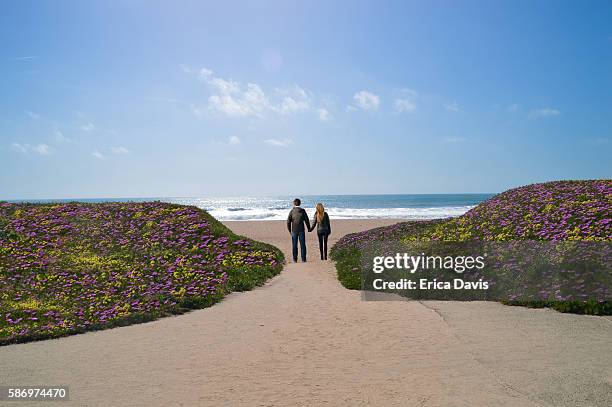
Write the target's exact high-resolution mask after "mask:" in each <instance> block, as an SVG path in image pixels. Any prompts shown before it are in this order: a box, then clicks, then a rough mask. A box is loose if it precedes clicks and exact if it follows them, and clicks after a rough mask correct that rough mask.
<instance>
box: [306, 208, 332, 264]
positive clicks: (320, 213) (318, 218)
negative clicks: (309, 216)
mask: <svg viewBox="0 0 612 407" xmlns="http://www.w3.org/2000/svg"><path fill="white" fill-rule="evenodd" d="M315 226H316V227H317V236H318V237H319V251H320V252H321V260H327V238H328V237H329V235H330V234H331V224H330V223H329V216H328V215H327V212H325V208H324V207H323V204H322V203H318V204H317V211H316V213H315V216H314V222H313V224H312V226H311V227H310V229H308V231H309V232H312V231H313V230H314V228H315Z"/></svg>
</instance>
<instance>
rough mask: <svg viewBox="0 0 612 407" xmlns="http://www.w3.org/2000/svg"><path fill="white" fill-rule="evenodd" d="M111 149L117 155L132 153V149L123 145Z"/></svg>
mask: <svg viewBox="0 0 612 407" xmlns="http://www.w3.org/2000/svg"><path fill="white" fill-rule="evenodd" d="M111 151H112V152H113V154H115V155H127V154H129V153H130V150H128V149H127V148H125V147H123V146H118V147H111Z"/></svg>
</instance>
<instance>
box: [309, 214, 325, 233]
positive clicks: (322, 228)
mask: <svg viewBox="0 0 612 407" xmlns="http://www.w3.org/2000/svg"><path fill="white" fill-rule="evenodd" d="M315 226H316V227H317V234H318V235H329V234H331V223H330V222H329V216H327V212H323V219H321V222H319V221H318V219H317V214H316V213H315V216H314V222H313V224H312V226H311V227H310V229H308V231H309V232H312V231H313V230H314V228H315Z"/></svg>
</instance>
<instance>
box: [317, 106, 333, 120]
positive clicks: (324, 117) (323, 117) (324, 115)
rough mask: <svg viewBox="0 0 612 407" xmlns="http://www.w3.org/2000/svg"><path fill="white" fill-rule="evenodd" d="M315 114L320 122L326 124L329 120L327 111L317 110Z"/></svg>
mask: <svg viewBox="0 0 612 407" xmlns="http://www.w3.org/2000/svg"><path fill="white" fill-rule="evenodd" d="M317 113H318V114H319V120H321V121H322V122H326V121H328V120H329V119H330V115H329V111H328V110H327V109H323V108H321V109H317Z"/></svg>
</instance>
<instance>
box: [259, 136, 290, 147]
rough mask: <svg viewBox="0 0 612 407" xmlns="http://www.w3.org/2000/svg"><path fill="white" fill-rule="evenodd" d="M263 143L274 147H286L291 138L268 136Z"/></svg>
mask: <svg viewBox="0 0 612 407" xmlns="http://www.w3.org/2000/svg"><path fill="white" fill-rule="evenodd" d="M264 143H266V144H268V145H270V146H274V147H286V146H288V145H289V144H291V140H290V139H287V138H284V139H274V138H270V139H267V140H264Z"/></svg>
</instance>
